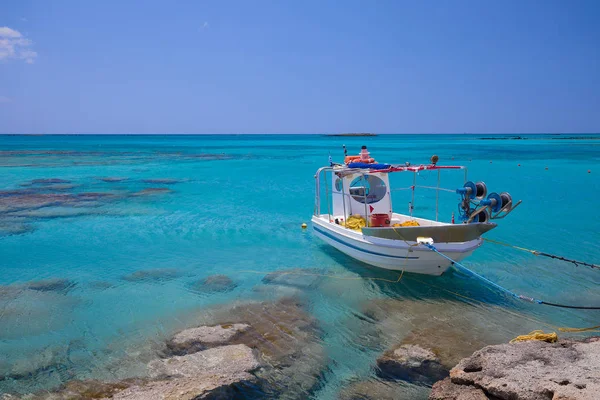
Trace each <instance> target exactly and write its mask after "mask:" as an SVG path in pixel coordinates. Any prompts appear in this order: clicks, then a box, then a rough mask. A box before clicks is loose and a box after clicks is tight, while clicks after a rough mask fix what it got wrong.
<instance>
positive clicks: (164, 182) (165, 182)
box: [142, 178, 183, 185]
mask: <svg viewBox="0 0 600 400" xmlns="http://www.w3.org/2000/svg"><path fill="white" fill-rule="evenodd" d="M142 182H144V183H158V184H161V185H172V184H174V183H180V182H183V181H182V180H180V179H173V178H159V179H142Z"/></svg>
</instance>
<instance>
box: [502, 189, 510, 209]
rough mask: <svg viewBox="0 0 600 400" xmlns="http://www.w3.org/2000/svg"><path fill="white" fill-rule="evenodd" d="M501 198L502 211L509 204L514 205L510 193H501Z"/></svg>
mask: <svg viewBox="0 0 600 400" xmlns="http://www.w3.org/2000/svg"><path fill="white" fill-rule="evenodd" d="M500 198H501V199H502V209H503V208H504V207H506V206H507V205H509V204H512V196H511V195H510V193H508V192H502V193H500Z"/></svg>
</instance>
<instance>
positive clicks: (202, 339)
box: [167, 324, 250, 355]
mask: <svg viewBox="0 0 600 400" xmlns="http://www.w3.org/2000/svg"><path fill="white" fill-rule="evenodd" d="M248 329H250V325H247V324H222V325H215V326H199V327H197V328H190V329H185V330H183V331H181V332H179V333H177V334H176V335H175V336H173V337H172V338H171V340H169V341H168V342H167V347H168V348H169V350H170V351H171V352H173V354H176V355H183V354H191V353H195V352H197V351H200V350H205V349H208V348H211V347H216V346H223V345H226V344H230V342H231V341H232V340H233V339H234V338H235V337H236V336H238V335H239V334H240V333H242V332H245V331H247V330H248Z"/></svg>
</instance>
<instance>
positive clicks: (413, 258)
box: [313, 225, 419, 260]
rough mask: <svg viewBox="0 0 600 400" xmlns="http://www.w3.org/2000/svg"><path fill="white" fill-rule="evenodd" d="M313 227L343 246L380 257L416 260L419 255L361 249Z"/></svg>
mask: <svg viewBox="0 0 600 400" xmlns="http://www.w3.org/2000/svg"><path fill="white" fill-rule="evenodd" d="M313 229H314V230H315V231H317V232H319V233H320V234H321V235H323V236H327V237H328V238H329V239H331V240H335V241H336V242H338V243H341V244H343V245H344V246H348V247H350V248H352V249H354V250H358V251H362V252H363V253H368V254H373V255H375V256H380V257H389V258H399V259H402V260H404V259H409V260H418V259H419V257H401V256H391V255H389V254H382V253H377V252H374V251H370V250H364V249H361V248H360V247H358V246H354V245H352V244H349V243H347V242H344V241H343V240H341V239H338V238H337V237H335V236H333V235H332V234H330V233H328V232H325V231H322V230H321V229H319V228H317V227H316V226H314V225H313Z"/></svg>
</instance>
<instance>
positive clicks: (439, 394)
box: [429, 379, 548, 400]
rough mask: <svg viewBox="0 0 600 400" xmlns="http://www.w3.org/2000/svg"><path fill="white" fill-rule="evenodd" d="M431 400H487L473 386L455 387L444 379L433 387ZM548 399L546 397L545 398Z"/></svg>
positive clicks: (482, 392)
mask: <svg viewBox="0 0 600 400" xmlns="http://www.w3.org/2000/svg"><path fill="white" fill-rule="evenodd" d="M429 399H431V400H489V399H490V398H489V397H488V396H487V395H486V394H485V392H484V391H483V390H481V389H479V388H477V387H475V386H463V385H455V384H454V383H452V381H451V380H450V379H444V380H443V381H439V382H437V383H435V384H434V385H433V388H432V389H431V395H430V396H429ZM546 399H548V397H546Z"/></svg>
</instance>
